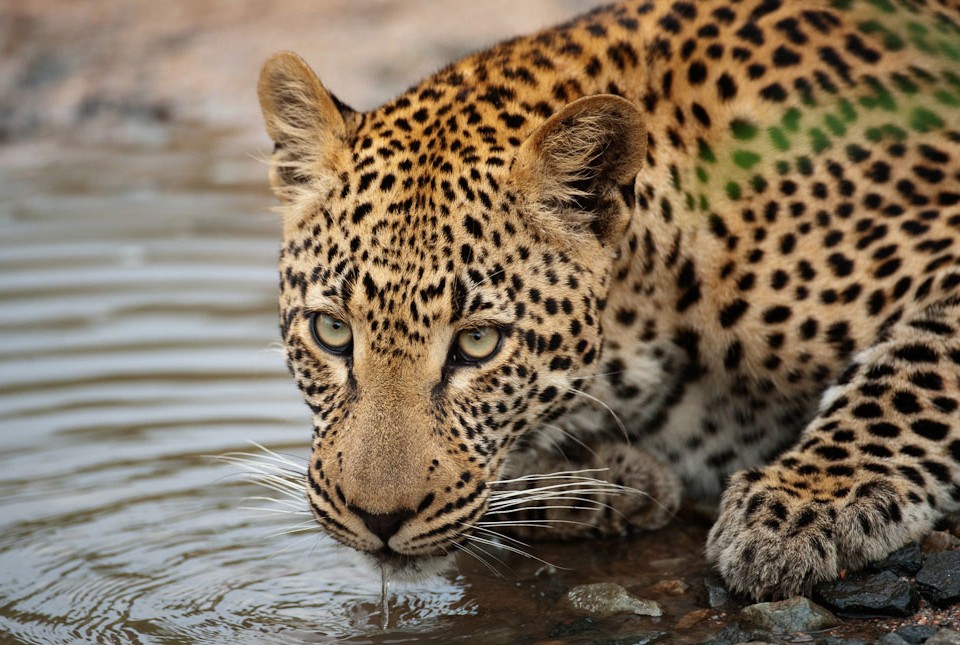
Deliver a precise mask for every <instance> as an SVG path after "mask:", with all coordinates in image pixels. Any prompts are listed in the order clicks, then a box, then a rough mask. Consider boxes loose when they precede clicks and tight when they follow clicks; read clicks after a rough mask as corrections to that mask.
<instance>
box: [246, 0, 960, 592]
mask: <svg viewBox="0 0 960 645" xmlns="http://www.w3.org/2000/svg"><path fill="white" fill-rule="evenodd" d="M958 61H960V2H957V1H956V0H809V1H806V0H805V1H804V2H799V1H794V2H788V1H785V0H698V1H697V2H693V1H686V0H627V1H624V2H620V3H618V4H612V5H609V6H603V7H600V8H597V9H595V10H593V11H590V12H588V13H586V14H584V15H581V16H579V17H576V18H574V19H572V20H569V21H567V22H565V23H563V24H560V25H559V26H556V27H553V28H549V29H545V30H543V31H540V32H538V33H534V34H531V35H527V36H520V37H517V38H514V39H512V40H508V41H506V42H502V43H500V44H497V45H495V46H493V47H491V48H488V49H486V50H484V51H480V52H478V53H475V54H472V55H468V56H466V57H465V58H463V59H461V60H459V61H458V62H455V63H452V64H450V65H449V66H447V67H445V68H443V69H441V70H439V71H438V72H436V73H435V74H433V75H431V76H429V77H428V78H426V79H425V80H423V81H421V82H419V83H418V84H416V85H414V86H412V87H411V88H410V89H409V90H407V91H405V92H403V93H402V94H400V95H399V96H397V97H396V98H394V99H392V100H390V101H389V102H387V103H385V104H384V105H382V106H380V107H378V108H376V109H373V110H369V111H357V110H354V109H352V108H351V107H349V106H348V105H347V104H346V103H344V102H342V101H341V100H339V99H338V98H336V97H335V95H334V94H333V93H331V92H330V91H329V90H328V89H327V88H326V87H325V86H324V85H323V84H322V83H321V82H320V80H319V79H318V77H317V76H316V74H315V73H314V72H313V71H312V70H311V68H310V67H309V66H308V65H307V63H306V62H305V61H304V60H302V59H301V58H300V57H298V56H297V55H296V54H294V53H291V52H280V53H278V54H276V55H274V56H273V57H272V58H270V59H269V60H268V61H267V62H266V63H265V65H264V66H263V69H262V72H261V75H260V79H259V83H258V97H259V102H260V106H261V109H262V113H263V117H264V122H265V125H266V131H267V133H268V135H269V137H270V139H271V140H272V142H273V144H274V149H273V152H272V153H271V154H270V155H269V156H268V164H269V178H270V184H271V186H272V189H273V191H274V193H275V194H276V196H277V198H278V200H279V204H280V205H279V206H278V207H277V208H278V210H279V211H280V213H281V215H280V219H281V221H282V225H281V228H282V233H281V235H282V241H281V250H280V258H279V269H280V285H279V318H280V333H281V335H282V338H283V344H284V347H285V353H286V359H287V365H288V367H289V370H290V372H291V373H292V375H293V377H294V379H295V381H296V383H297V385H298V386H299V389H300V390H301V392H302V394H303V397H304V399H305V401H306V403H307V405H308V406H309V409H310V412H311V415H312V424H313V431H312V440H311V444H310V457H309V465H308V468H307V474H306V478H305V482H304V487H305V491H306V497H307V500H308V503H309V506H310V510H311V512H312V515H313V517H314V518H315V520H316V522H317V523H318V525H319V527H320V528H321V529H322V530H323V531H324V532H326V533H327V534H328V535H329V536H331V537H332V538H333V539H334V540H336V541H338V542H340V543H342V544H344V545H346V546H348V547H351V548H352V549H354V550H356V551H357V552H360V553H363V554H366V555H367V556H369V557H370V558H372V559H373V560H374V561H376V562H379V563H381V565H383V566H386V565H389V566H390V567H392V570H394V571H396V572H411V573H412V574H417V573H419V574H423V575H429V574H430V572H431V571H435V570H439V569H438V568H439V567H441V565H442V564H443V563H446V562H449V561H450V560H451V559H452V558H453V557H454V556H455V555H456V554H457V553H458V552H459V551H462V550H465V549H466V545H468V543H469V540H470V539H471V536H475V535H480V534H481V533H480V532H482V531H483V530H484V526H485V525H484V522H485V519H484V518H489V517H491V516H494V517H495V516H496V512H497V511H499V512H503V511H504V510H505V509H507V510H510V505H509V503H508V502H505V501H503V500H504V499H505V498H504V495H505V494H507V495H509V494H521V493H522V492H523V491H525V490H527V489H533V490H534V491H535V493H536V492H537V491H539V495H540V498H539V499H547V500H550V499H557V497H556V496H554V497H551V496H550V494H549V492H548V491H547V489H549V488H550V487H558V488H555V489H554V490H560V491H563V490H564V489H563V486H564V485H565V484H564V483H563V482H564V481H567V480H565V479H563V477H562V474H563V473H567V475H566V476H567V477H574V478H576V477H577V476H578V475H575V474H576V473H593V474H594V475H595V476H594V475H591V477H593V479H591V481H594V480H595V481H601V480H602V481H603V482H606V483H607V484H609V486H608V487H606V488H605V487H603V486H599V485H598V487H597V488H596V492H597V494H598V495H599V497H600V500H599V502H598V503H597V504H595V505H593V506H590V505H587V506H583V507H578V504H576V503H571V504H567V505H565V504H563V503H547V504H546V505H545V506H544V507H542V508H535V507H534V508H529V509H527V512H528V513H529V515H527V516H524V517H529V518H531V519H530V522H529V524H528V525H527V526H528V528H527V529H526V530H528V531H529V532H531V533H543V534H549V535H560V536H561V537H564V538H570V539H574V538H579V539H601V538H603V537H605V536H615V535H619V534H622V533H627V532H631V531H634V530H638V531H639V530H652V529H656V528H659V527H662V526H663V525H665V524H666V523H668V522H670V521H671V520H672V518H673V517H674V516H675V514H676V510H677V508H678V507H679V506H680V504H681V503H685V501H687V500H692V501H695V502H704V503H707V504H713V505H714V508H715V512H716V514H715V522H714V524H713V527H712V528H711V529H710V531H709V534H708V536H707V539H706V545H705V554H706V557H707V559H708V561H709V562H710V563H711V565H712V566H714V567H715V568H716V570H717V571H718V572H719V574H720V575H721V576H722V577H723V579H724V580H725V581H726V584H727V586H728V587H729V588H730V589H731V590H732V591H734V592H736V593H737V594H741V595H743V596H746V597H749V598H753V599H757V600H762V599H775V598H784V597H788V596H791V595H796V594H805V593H810V591H811V589H812V587H813V585H815V584H817V583H819V582H821V581H829V580H833V579H836V578H837V577H838V576H841V575H842V574H843V572H844V571H852V570H856V569H858V568H861V567H863V566H865V565H866V564H868V563H870V562H871V561H873V560H876V559H878V558H881V557H883V556H885V555H886V554H887V553H889V552H891V551H892V550H895V549H897V548H899V547H901V546H903V545H906V544H908V543H910V542H912V541H915V540H917V539H919V538H921V537H922V536H923V535H925V534H926V533H927V532H929V531H931V530H932V529H933V528H934V527H936V526H937V525H938V523H939V522H942V521H944V519H945V518H949V517H950V516H951V515H953V514H955V513H956V511H957V510H958V507H960V486H958V484H960V336H958V331H960V267H958V264H960V247H958V239H960V63H958ZM570 473H574V475H570ZM584 477H586V475H584ZM544 483H547V484H548V485H547V486H544V485H543V484H544ZM588 488H589V486H588ZM575 490H579V489H575ZM504 491H508V492H507V493H504ZM627 491H640V492H642V493H643V494H642V495H640V494H629V493H628V492H627ZM581 492H582V491H581ZM577 494H578V493H576V492H574V493H571V495H573V496H574V497H575V496H576V495H577ZM498 495H499V497H498ZM560 498H561V499H562V498H563V496H562V495H561V496H560ZM506 499H509V498H506ZM533 499H535V496H534V497H531V498H528V501H529V502H530V503H533V502H532V501H531V500H533ZM498 500H500V501H499V502H498ZM565 506H568V507H569V508H564V507H565ZM518 508H520V510H523V509H524V508H526V507H523V506H522V505H520V506H518ZM514 510H516V509H514ZM574 520H576V521H574ZM551 521H554V523H553V524H551V523H550V522H551ZM515 524H517V525H522V524H523V522H515ZM518 530H524V529H522V527H520V528H518Z"/></svg>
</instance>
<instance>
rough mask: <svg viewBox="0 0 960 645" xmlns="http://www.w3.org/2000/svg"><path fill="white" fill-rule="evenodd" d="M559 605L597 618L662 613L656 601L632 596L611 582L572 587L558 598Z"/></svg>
mask: <svg viewBox="0 0 960 645" xmlns="http://www.w3.org/2000/svg"><path fill="white" fill-rule="evenodd" d="M560 605H561V606H562V607H564V608H566V609H570V610H572V611H575V612H577V613H580V614H589V615H590V616H596V617H599V618H604V617H606V616H614V615H616V614H637V615H639V616H662V615H663V610H662V609H661V608H660V605H659V604H658V603H656V602H654V601H653V600H645V599H643V598H637V597H636V596H632V595H630V593H628V592H627V590H626V589H624V588H623V587H621V586H620V585H618V584H614V583H612V582H598V583H596V584H590V585H579V586H577V587H574V588H573V589H571V590H570V591H568V592H567V593H566V594H565V595H564V596H563V598H561V599H560Z"/></svg>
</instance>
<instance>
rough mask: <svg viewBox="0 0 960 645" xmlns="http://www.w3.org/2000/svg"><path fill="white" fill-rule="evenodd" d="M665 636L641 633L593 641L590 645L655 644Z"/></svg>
mask: <svg viewBox="0 0 960 645" xmlns="http://www.w3.org/2000/svg"><path fill="white" fill-rule="evenodd" d="M667 636H669V634H667V632H643V633H640V634H633V635H632V636H621V637H619V638H606V639H603V640H599V641H593V642H592V643H590V645H647V643H656V642H657V641H659V640H663V639H664V638H666V637H667Z"/></svg>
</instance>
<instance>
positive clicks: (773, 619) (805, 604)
mask: <svg viewBox="0 0 960 645" xmlns="http://www.w3.org/2000/svg"><path fill="white" fill-rule="evenodd" d="M740 623H741V624H742V625H744V626H745V627H754V628H757V629H762V630H766V631H768V632H773V633H775V634H784V633H794V632H809V631H816V630H819V629H827V628H829V627H835V626H837V625H839V624H840V622H839V621H838V620H837V617H836V616H834V615H833V614H832V613H830V612H829V611H828V610H826V609H824V608H823V607H821V606H820V605H817V604H816V603H814V602H812V601H811V600H810V599H808V598H789V599H787V600H781V601H779V602H761V603H759V604H756V605H750V606H749V607H744V608H743V610H742V611H741V612H740Z"/></svg>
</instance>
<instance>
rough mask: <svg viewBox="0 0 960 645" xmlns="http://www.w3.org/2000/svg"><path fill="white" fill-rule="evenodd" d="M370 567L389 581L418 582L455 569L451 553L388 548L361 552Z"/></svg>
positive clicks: (454, 557)
mask: <svg viewBox="0 0 960 645" xmlns="http://www.w3.org/2000/svg"><path fill="white" fill-rule="evenodd" d="M361 556H362V558H363V560H364V561H365V562H366V563H367V564H368V565H369V566H370V567H371V568H372V569H376V570H378V571H381V572H382V573H383V574H384V575H385V577H386V578H387V580H390V581H391V582H408V583H420V582H424V581H425V580H429V579H431V578H436V577H438V576H442V575H444V574H445V573H449V572H450V571H453V570H454V569H456V562H457V558H456V555H455V554H453V553H447V554H442V555H404V554H402V553H397V552H396V551H393V550H390V549H382V550H380V551H377V552H375V553H369V552H365V553H362V554H361Z"/></svg>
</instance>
